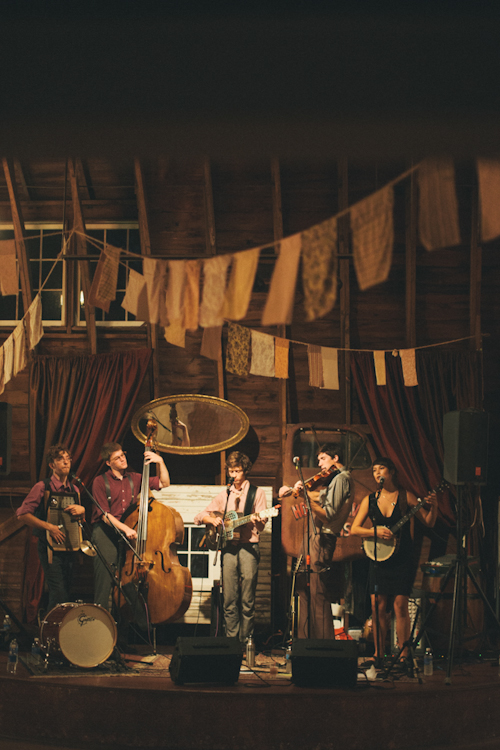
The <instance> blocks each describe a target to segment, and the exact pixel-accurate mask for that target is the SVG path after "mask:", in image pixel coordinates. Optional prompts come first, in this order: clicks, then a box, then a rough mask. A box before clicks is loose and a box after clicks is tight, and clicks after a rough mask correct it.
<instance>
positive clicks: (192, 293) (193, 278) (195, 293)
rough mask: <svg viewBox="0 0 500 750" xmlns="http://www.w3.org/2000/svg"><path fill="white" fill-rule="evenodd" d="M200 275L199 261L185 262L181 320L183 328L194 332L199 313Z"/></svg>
mask: <svg viewBox="0 0 500 750" xmlns="http://www.w3.org/2000/svg"><path fill="white" fill-rule="evenodd" d="M200 273H201V263H200V261H199V260H187V261H186V267H185V281H184V300H183V319H184V328H187V330H188V331H196V329H197V328H198V317H199V312H200Z"/></svg>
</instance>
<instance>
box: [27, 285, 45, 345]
mask: <svg viewBox="0 0 500 750" xmlns="http://www.w3.org/2000/svg"><path fill="white" fill-rule="evenodd" d="M27 325H28V332H29V342H28V346H29V348H30V349H34V348H35V346H36V345H37V344H38V342H39V341H40V339H41V338H42V336H43V324H42V298H41V297H40V294H37V295H36V297H35V299H34V300H33V302H32V303H31V305H30V306H29V307H28V323H27Z"/></svg>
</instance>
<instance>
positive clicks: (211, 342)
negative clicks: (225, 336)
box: [200, 326, 222, 362]
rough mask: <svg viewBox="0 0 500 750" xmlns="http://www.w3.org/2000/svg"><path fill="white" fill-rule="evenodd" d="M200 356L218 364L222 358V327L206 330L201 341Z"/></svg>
mask: <svg viewBox="0 0 500 750" xmlns="http://www.w3.org/2000/svg"><path fill="white" fill-rule="evenodd" d="M200 354H201V356H202V357H207V358H208V359H213V360H215V361H216V362H218V361H219V360H220V358H221V356H222V326H214V327H213V328H204V329H203V337H202V339H201V349H200Z"/></svg>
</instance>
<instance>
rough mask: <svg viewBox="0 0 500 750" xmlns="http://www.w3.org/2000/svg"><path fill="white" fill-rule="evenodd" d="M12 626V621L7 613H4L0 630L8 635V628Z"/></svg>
mask: <svg viewBox="0 0 500 750" xmlns="http://www.w3.org/2000/svg"><path fill="white" fill-rule="evenodd" d="M11 627H12V622H11V620H10V617H9V615H5V617H4V618H3V625H2V631H3V634H4V635H8V634H9V633H10V629H11Z"/></svg>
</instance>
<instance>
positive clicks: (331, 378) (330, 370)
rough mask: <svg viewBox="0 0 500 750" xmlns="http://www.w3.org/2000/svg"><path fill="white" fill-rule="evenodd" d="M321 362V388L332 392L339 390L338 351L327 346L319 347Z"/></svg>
mask: <svg viewBox="0 0 500 750" xmlns="http://www.w3.org/2000/svg"><path fill="white" fill-rule="evenodd" d="M321 362H322V368H323V388H329V389H330V390H332V391H338V390H339V361H338V349H332V348H330V347H327V346H322V347H321Z"/></svg>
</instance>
